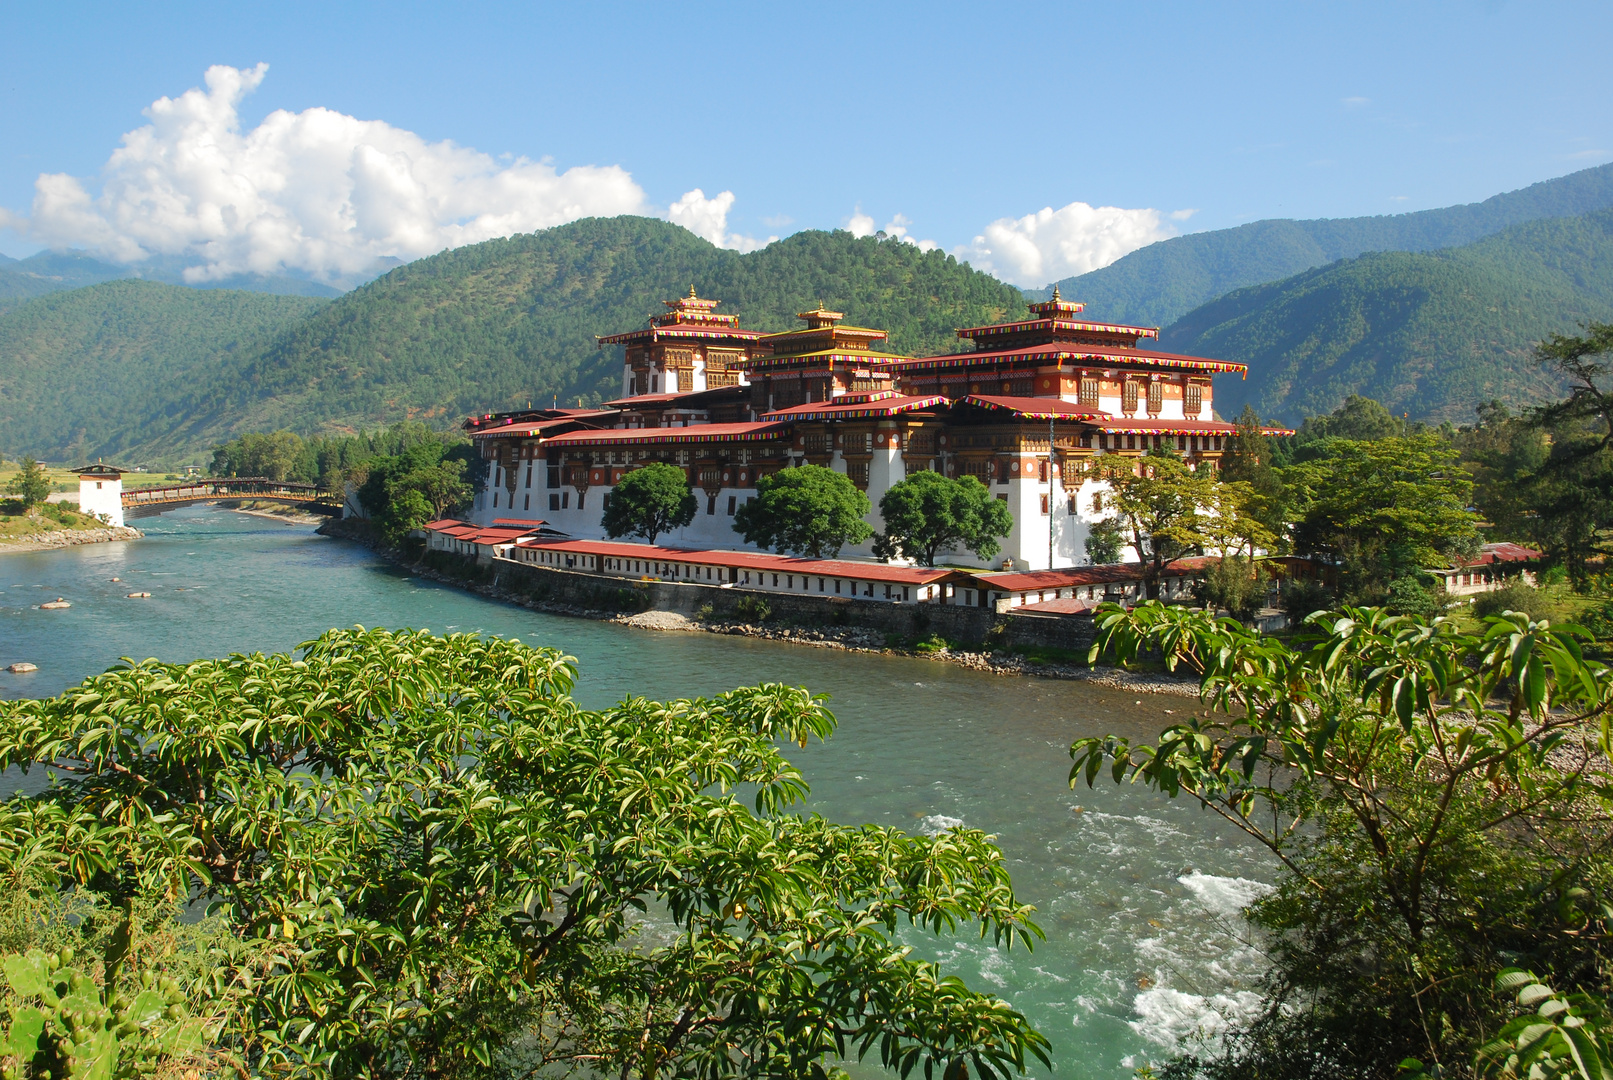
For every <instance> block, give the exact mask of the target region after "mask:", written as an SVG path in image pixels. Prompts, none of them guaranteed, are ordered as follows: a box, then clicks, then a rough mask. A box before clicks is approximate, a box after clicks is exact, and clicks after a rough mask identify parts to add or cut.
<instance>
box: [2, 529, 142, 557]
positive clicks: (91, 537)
mask: <svg viewBox="0 0 1613 1080" xmlns="http://www.w3.org/2000/svg"><path fill="white" fill-rule="evenodd" d="M144 535H145V533H143V532H141V531H140V530H139V529H131V528H129V527H127V526H123V525H108V526H106V527H104V528H100V529H51V530H48V531H46V532H36V533H24V534H23V535H21V536H18V537H15V538H11V539H6V540H3V541H0V555H7V554H14V553H17V552H23V551H50V550H52V549H53V548H65V547H75V546H77V545H79V544H104V543H107V542H108V541H111V540H138V539H140V538H141V537H142V536H144Z"/></svg>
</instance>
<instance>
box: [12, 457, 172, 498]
mask: <svg viewBox="0 0 1613 1080" xmlns="http://www.w3.org/2000/svg"><path fill="white" fill-rule="evenodd" d="M21 468H22V464H21V463H20V462H16V461H3V462H0V495H3V494H4V492H5V490H6V485H7V484H9V483H11V478H12V477H13V476H16V475H17V472H18V471H19V470H20V469H21ZM45 478H46V479H48V480H49V481H50V490H51V491H53V492H54V491H67V492H72V493H73V494H75V495H76V494H77V493H78V473H76V472H73V471H72V470H71V469H58V468H55V467H53V466H49V465H47V466H45ZM183 479H184V477H183V476H180V475H179V474H177V473H126V474H125V475H124V477H123V490H125V491H136V490H139V489H140V488H149V487H166V486H167V485H169V484H177V483H179V482H180V481H181V480H183Z"/></svg>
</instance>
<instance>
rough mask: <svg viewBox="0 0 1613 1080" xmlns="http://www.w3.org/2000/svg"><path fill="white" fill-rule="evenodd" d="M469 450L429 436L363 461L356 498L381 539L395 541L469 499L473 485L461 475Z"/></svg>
mask: <svg viewBox="0 0 1613 1080" xmlns="http://www.w3.org/2000/svg"><path fill="white" fill-rule="evenodd" d="M468 450H469V447H466V446H461V447H458V448H455V447H450V446H449V445H447V444H445V443H443V442H441V441H435V440H434V441H430V442H422V443H417V444H415V445H413V446H411V447H409V448H408V449H406V450H404V451H403V452H402V453H400V454H398V455H396V456H395V457H379V458H374V459H372V460H371V461H369V462H368V464H367V465H366V469H367V475H366V477H365V480H364V483H363V484H362V485H361V486H360V487H359V489H358V497H359V501H360V502H361V503H363V504H364V508H365V509H366V510H368V511H369V513H370V517H371V518H372V519H373V520H374V521H375V523H376V525H377V526H379V528H380V530H381V537H382V539H384V540H385V541H386V542H387V543H389V544H394V545H396V544H398V543H400V542H401V541H402V540H403V538H404V537H405V536H407V535H409V533H411V532H413V531H414V530H416V529H418V528H421V527H422V526H424V525H425V524H426V523H427V522H429V521H433V520H435V519H437V518H441V517H445V516H447V515H448V514H450V513H453V512H456V511H458V510H460V509H461V508H463V507H464V506H466V505H467V504H468V503H469V502H470V500H471V498H472V497H473V496H474V495H475V493H476V489H475V486H474V485H473V484H472V483H471V481H469V480H468V479H466V474H467V472H468V470H467V467H466V464H467V459H468V458H469V457H470V455H469V453H467V451H468Z"/></svg>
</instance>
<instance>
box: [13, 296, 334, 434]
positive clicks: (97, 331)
mask: <svg viewBox="0 0 1613 1080" xmlns="http://www.w3.org/2000/svg"><path fill="white" fill-rule="evenodd" d="M325 303H327V301H323V300H317V299H310V298H307V297H297V296H273V295H267V294H263V293H248V292H234V291H228V290H222V289H187V288H182V287H180V286H177V285H161V284H158V283H156V282H151V281H111V282H105V283H103V284H100V285H93V286H90V287H88V288H82V289H72V290H67V291H61V292H55V293H52V294H50V295H48V296H44V297H41V298H39V299H36V300H32V301H30V302H28V303H25V304H23V305H21V306H20V307H16V308H14V309H12V310H10V311H8V312H4V313H0V452H4V454H5V455H6V456H7V457H16V456H18V455H21V454H33V455H35V456H37V457H41V458H44V459H46V460H51V461H64V460H78V459H84V458H88V457H95V456H106V457H112V456H117V455H120V454H121V452H123V451H126V450H128V449H130V448H131V446H133V445H136V444H133V443H130V442H129V441H127V438H126V437H125V436H122V435H120V434H119V433H125V432H131V431H137V430H139V428H140V427H141V425H142V424H146V423H154V422H155V423H159V424H162V423H164V421H163V420H160V419H159V418H165V417H173V416H174V414H173V413H172V412H171V411H170V410H171V409H172V408H173V407H174V405H175V403H176V402H177V400H178V399H179V398H180V397H182V396H183V394H184V393H185V391H186V389H187V388H188V387H189V386H190V385H191V383H192V381H193V380H194V379H196V378H197V377H198V376H199V375H200V374H201V373H202V372H203V371H205V372H206V373H207V374H208V376H209V377H212V378H217V377H218V375H219V374H220V373H221V372H223V371H227V370H230V369H231V368H232V367H238V366H239V365H240V364H241V362H242V361H244V360H246V359H249V358H255V357H257V356H258V355H260V354H261V353H262V351H263V349H264V348H265V347H266V346H267V345H268V343H269V342H270V341H271V340H272V339H273V337H274V336H275V335H276V334H277V333H279V332H281V331H283V330H285V329H286V328H288V327H290V326H293V325H295V324H297V323H299V322H301V321H303V320H304V319H306V318H307V317H308V316H309V315H310V314H311V313H313V312H314V311H316V310H317V309H318V308H320V307H321V306H323V305H324V304H325ZM166 424H167V426H169V427H171V426H172V425H173V420H172V419H168V420H166ZM136 460H138V459H136Z"/></svg>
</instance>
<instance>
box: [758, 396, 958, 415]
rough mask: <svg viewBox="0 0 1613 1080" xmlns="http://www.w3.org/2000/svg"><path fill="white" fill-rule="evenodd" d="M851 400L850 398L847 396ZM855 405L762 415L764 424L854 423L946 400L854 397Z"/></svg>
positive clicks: (807, 407)
mask: <svg viewBox="0 0 1613 1080" xmlns="http://www.w3.org/2000/svg"><path fill="white" fill-rule="evenodd" d="M847 396H848V397H849V396H853V395H847ZM855 396H856V397H858V398H860V399H862V400H858V401H848V402H844V403H838V402H821V401H820V402H814V403H812V404H810V405H796V406H794V407H792V408H789V409H778V410H776V411H774V412H770V413H764V414H763V417H762V418H763V419H764V420H856V419H860V418H862V417H867V416H895V415H896V414H897V413H904V412H912V411H913V410H914V409H928V408H929V407H930V406H932V405H945V404H946V403H947V399H946V398H944V397H942V396H941V395H939V394H931V395H930V396H928V397H899V396H897V395H896V394H895V393H890V392H886V393H879V394H858V395H855Z"/></svg>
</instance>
